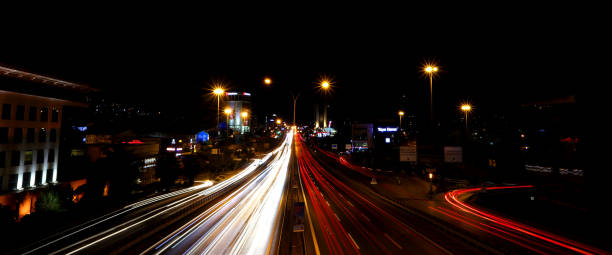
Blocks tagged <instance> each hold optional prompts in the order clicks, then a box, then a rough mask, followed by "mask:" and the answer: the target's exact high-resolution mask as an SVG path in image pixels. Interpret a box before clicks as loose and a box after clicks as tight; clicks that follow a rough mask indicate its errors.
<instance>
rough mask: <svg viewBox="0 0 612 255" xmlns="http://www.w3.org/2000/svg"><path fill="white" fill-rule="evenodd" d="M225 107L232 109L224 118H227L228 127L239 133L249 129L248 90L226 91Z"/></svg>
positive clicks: (249, 107) (249, 94) (249, 100)
mask: <svg viewBox="0 0 612 255" xmlns="http://www.w3.org/2000/svg"><path fill="white" fill-rule="evenodd" d="M224 101H225V108H230V109H231V110H232V111H231V113H230V115H229V116H226V119H228V120H229V123H228V124H229V128H230V129H231V130H232V131H233V132H237V133H240V134H244V133H249V132H250V131H251V123H250V120H251V118H252V116H251V114H252V112H251V93H248V92H226V93H225V100H224Z"/></svg>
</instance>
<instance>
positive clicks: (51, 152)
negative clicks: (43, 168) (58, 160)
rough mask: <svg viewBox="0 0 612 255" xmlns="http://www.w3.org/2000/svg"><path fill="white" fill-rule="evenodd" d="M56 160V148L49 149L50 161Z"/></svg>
mask: <svg viewBox="0 0 612 255" xmlns="http://www.w3.org/2000/svg"><path fill="white" fill-rule="evenodd" d="M54 161H55V150H54V149H49V162H54Z"/></svg>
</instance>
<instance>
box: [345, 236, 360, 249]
mask: <svg viewBox="0 0 612 255" xmlns="http://www.w3.org/2000/svg"><path fill="white" fill-rule="evenodd" d="M346 234H347V235H348V237H349V238H350V239H351V241H353V244H354V245H355V247H357V249H358V250H360V249H359V245H357V242H355V239H353V237H352V236H351V233H349V232H346Z"/></svg>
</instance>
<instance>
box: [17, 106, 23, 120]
mask: <svg viewBox="0 0 612 255" xmlns="http://www.w3.org/2000/svg"><path fill="white" fill-rule="evenodd" d="M24 118H25V105H17V111H16V112H15V119H16V120H24Z"/></svg>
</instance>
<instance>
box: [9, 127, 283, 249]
mask: <svg viewBox="0 0 612 255" xmlns="http://www.w3.org/2000/svg"><path fill="white" fill-rule="evenodd" d="M292 139H293V136H291V135H288V136H286V139H285V140H284V141H283V143H282V144H281V145H280V146H279V147H278V148H276V149H275V150H274V151H272V152H270V153H268V154H266V155H265V156H264V157H263V158H261V159H258V160H255V161H254V162H252V163H251V164H250V165H248V166H247V167H246V168H244V169H243V170H242V171H240V172H239V173H238V174H236V175H234V176H232V177H231V178H229V179H227V180H225V181H223V182H220V183H217V184H214V185H212V186H211V183H204V184H202V185H197V186H194V187H190V188H186V189H182V190H178V191H175V192H172V193H168V194H164V195H159V196H156V197H152V198H149V199H145V200H142V201H139V202H136V203H133V204H130V205H127V206H125V207H124V208H121V209H119V210H116V211H114V212H111V213H108V214H106V215H104V216H101V217H99V218H96V219H94V220H91V221H88V222H86V223H83V224H80V225H78V226H74V227H72V228H70V229H67V230H65V231H62V232H60V233H58V234H55V235H53V236H51V237H48V238H46V239H44V240H41V241H38V242H36V243H33V244H31V245H29V246H27V247H24V248H22V249H19V250H17V251H14V253H19V254H112V253H115V254H117V253H131V254H134V253H155V254H159V253H172V254H176V253H189V254H192V253H209V254H220V253H223V254H225V253H245V252H246V253H258V254H261V253H265V252H267V251H270V250H271V249H272V248H273V247H274V246H275V245H278V243H277V240H276V237H277V236H279V233H277V231H276V230H277V229H279V228H278V227H277V226H276V225H278V222H280V218H281V215H280V214H279V213H278V211H279V210H278V208H279V204H280V198H281V196H282V194H283V188H284V185H285V179H286V175H287V165H288V162H289V158H290V153H291V144H292Z"/></svg>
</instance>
